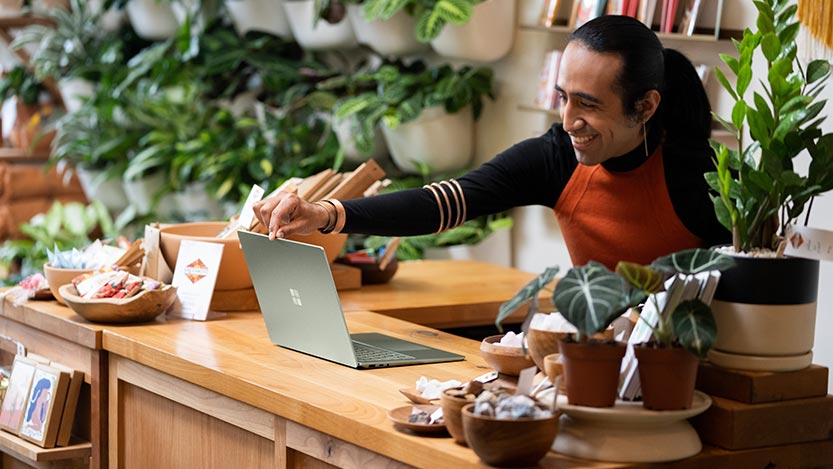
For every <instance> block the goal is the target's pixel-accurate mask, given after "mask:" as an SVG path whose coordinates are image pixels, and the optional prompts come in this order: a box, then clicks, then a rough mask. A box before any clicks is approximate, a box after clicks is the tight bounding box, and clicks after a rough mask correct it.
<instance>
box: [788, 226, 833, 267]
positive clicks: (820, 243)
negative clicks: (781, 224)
mask: <svg viewBox="0 0 833 469" xmlns="http://www.w3.org/2000/svg"><path fill="white" fill-rule="evenodd" d="M784 254H786V255H788V256H794V257H804V258H806V259H818V260H820V261H831V260H833V231H827V230H819V229H817V228H809V227H806V226H796V225H789V226H787V248H786V249H785V250H784Z"/></svg>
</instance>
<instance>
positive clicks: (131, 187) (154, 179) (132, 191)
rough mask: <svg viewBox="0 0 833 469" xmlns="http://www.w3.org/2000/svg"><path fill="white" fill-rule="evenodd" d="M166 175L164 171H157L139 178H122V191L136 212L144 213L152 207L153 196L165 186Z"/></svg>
mask: <svg viewBox="0 0 833 469" xmlns="http://www.w3.org/2000/svg"><path fill="white" fill-rule="evenodd" d="M166 176H167V175H166V174H165V172H164V171H157V172H155V173H153V174H151V175H149V176H145V177H141V178H139V179H134V180H126V179H125V180H124V193H125V194H127V197H128V200H130V203H131V205H133V206H134V207H136V212H137V213H138V214H140V215H145V214H148V213H150V211H151V210H152V209H153V201H154V198H156V197H157V196H158V195H160V194H161V192H162V189H163V188H164V187H165V178H166Z"/></svg>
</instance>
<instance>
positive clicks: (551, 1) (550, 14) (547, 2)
mask: <svg viewBox="0 0 833 469" xmlns="http://www.w3.org/2000/svg"><path fill="white" fill-rule="evenodd" d="M561 1H562V0H544V8H543V9H542V10H541V18H540V20H539V22H540V23H541V25H542V26H546V27H548V28H551V27H553V26H554V25H555V19H556V17H557V15H558V6H559V4H560V3H561Z"/></svg>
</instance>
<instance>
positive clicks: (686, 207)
mask: <svg viewBox="0 0 833 469" xmlns="http://www.w3.org/2000/svg"><path fill="white" fill-rule="evenodd" d="M658 144H659V138H656V137H655V138H653V139H649V142H648V146H649V150H650V152H651V153H653V151H654V149H655V148H656V146H657V145H658ZM711 158H712V150H711V148H710V147H709V145H708V142H706V141H703V142H685V143H677V142H666V143H664V144H663V163H664V167H665V180H666V185H667V188H668V193H669V196H670V198H671V202H672V205H673V207H674V210H675V212H676V213H677V216H678V217H679V218H680V220H681V221H682V222H683V224H684V225H685V227H686V228H687V229H688V230H689V231H690V232H691V233H692V234H694V235H696V236H697V237H699V238H701V239H702V240H703V244H704V245H705V246H713V245H718V244H725V243H727V242H731V236H730V233H729V231H728V230H726V229H725V228H724V227H723V226H722V225H720V223H718V221H717V219H716V218H715V215H714V206H713V204H712V201H711V199H710V198H709V188H708V185H707V184H706V181H705V179H704V177H703V174H704V173H706V172H708V171H712V170H713V169H714V166H713V164H712V160H711ZM645 160H646V157H645V150H644V148H643V146H639V147H638V148H636V149H634V150H633V151H632V152H630V153H627V154H625V155H622V156H620V157H616V158H611V159H609V160H607V161H605V162H604V163H602V166H604V168H605V169H607V170H609V171H611V172H623V171H629V170H632V169H634V168H637V167H638V166H639V165H641V164H642V163H643V162H644V161H645ZM577 166H578V161H576V156H575V151H574V150H573V146H572V142H571V141H570V137H569V135H567V133H566V132H565V131H564V129H563V128H562V126H561V124H555V125H553V126H552V127H551V128H550V130H549V131H547V133H545V134H544V135H541V136H540V137H536V138H531V139H528V140H525V141H522V142H520V143H518V144H515V145H513V146H512V147H510V148H509V149H507V150H506V151H504V152H502V153H500V154H498V155H497V156H496V157H495V158H494V159H492V160H491V161H489V162H487V163H484V164H483V165H482V166H480V167H479V168H477V169H475V170H473V171H471V172H469V173H467V174H466V175H464V176H462V177H460V178H459V179H458V181H459V183H460V186H461V187H462V189H463V192H464V194H465V200H466V219H471V218H475V217H477V216H480V215H485V214H491V213H498V212H501V211H504V210H508V209H510V208H513V207H519V206H525V205H543V206H545V207H548V208H554V207H555V205H556V203H557V202H558V199H559V197H560V196H561V193H562V191H563V189H564V187H565V186H566V185H567V182H568V181H569V180H570V177H571V176H572V175H573V172H574V170H575V169H576V167H577ZM343 203H344V208H345V211H346V214H347V218H346V224H345V226H344V229H343V230H342V231H343V232H346V233H364V234H376V235H383V236H411V235H419V234H426V233H433V232H435V231H437V227H438V226H439V222H440V212H439V210H438V206H437V200H436V198H435V196H434V194H433V193H432V192H431V191H429V190H426V189H407V190H403V191H399V192H394V193H389V194H383V195H378V196H374V197H369V198H364V199H354V200H350V201H343Z"/></svg>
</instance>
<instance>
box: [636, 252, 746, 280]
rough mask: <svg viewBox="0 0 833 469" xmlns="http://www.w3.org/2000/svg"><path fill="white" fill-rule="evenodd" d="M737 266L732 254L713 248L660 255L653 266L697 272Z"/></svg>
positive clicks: (669, 270) (671, 270)
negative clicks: (728, 254) (722, 252)
mask: <svg viewBox="0 0 833 469" xmlns="http://www.w3.org/2000/svg"><path fill="white" fill-rule="evenodd" d="M734 266H735V261H734V259H732V257H731V256H727V255H725V254H721V253H720V252H718V251H715V250H712V249H700V248H697V249H687V250H684V251H679V252H675V253H673V254H669V255H667V256H663V257H660V258H658V259H656V260H655V261H654V262H652V263H651V267H653V268H655V269H657V270H661V271H664V272H672V273H682V274H696V273H699V272H705V271H709V270H720V271H723V270H726V269H729V268H731V267H734Z"/></svg>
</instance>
